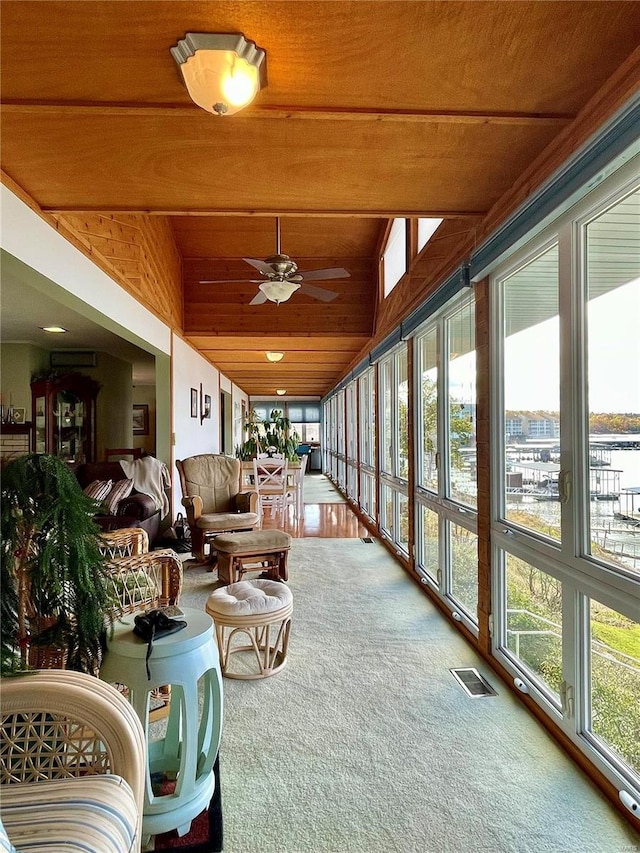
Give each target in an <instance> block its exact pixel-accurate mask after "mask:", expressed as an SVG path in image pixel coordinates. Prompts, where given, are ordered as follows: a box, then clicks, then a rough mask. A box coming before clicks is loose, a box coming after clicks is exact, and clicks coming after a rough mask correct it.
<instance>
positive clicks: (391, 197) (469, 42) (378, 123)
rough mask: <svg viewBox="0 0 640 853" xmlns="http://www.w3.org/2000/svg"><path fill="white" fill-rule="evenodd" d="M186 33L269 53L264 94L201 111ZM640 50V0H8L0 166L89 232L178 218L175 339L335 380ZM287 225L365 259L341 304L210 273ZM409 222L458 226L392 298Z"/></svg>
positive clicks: (298, 242) (341, 292)
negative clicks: (387, 273)
mask: <svg viewBox="0 0 640 853" xmlns="http://www.w3.org/2000/svg"><path fill="white" fill-rule="evenodd" d="M186 32H242V33H244V34H245V35H246V36H247V38H249V39H252V40H254V41H255V42H256V43H257V44H258V45H259V46H260V47H262V48H264V49H265V50H266V52H267V57H268V60H267V61H268V86H267V88H266V89H264V90H263V91H262V92H260V93H259V94H258V96H257V98H256V100H255V101H254V103H253V104H252V105H251V106H249V107H248V108H247V109H246V110H244V111H243V112H241V113H239V114H238V115H236V116H234V117H226V118H225V117H223V118H219V117H214V116H211V115H209V114H207V113H205V112H203V111H202V110H200V109H199V108H198V107H196V106H195V105H193V104H192V103H191V101H190V100H189V97H188V95H187V93H186V90H185V89H184V88H183V86H182V84H181V82H180V80H179V77H178V73H177V68H176V65H175V62H174V60H173V58H172V57H171V54H170V52H169V49H170V47H171V46H172V45H174V44H175V43H176V42H177V41H178V39H180V38H182V37H183V36H184V34H185V33H186ZM639 43H640V3H638V2H634V0H630V2H557V3H556V2H545V3H540V2H518V0H514V2H429V0H425V2H346V1H345V0H341V2H295V3H294V2H255V3H254V2H242V3H237V2H229V3H225V2H220V3H212V2H189V3H184V2H162V0H154V2H128V0H122V2H117V3H114V2H97V1H96V2H81V1H80V2H55V0H46V2H24V0H3V2H2V55H1V63H2V66H1V70H2V80H1V85H2V102H3V106H2V110H3V116H2V169H3V173H4V175H5V179H8V180H10V181H11V182H15V184H16V185H17V186H18V187H20V188H21V189H22V190H23V191H24V192H25V193H26V194H27V195H28V196H30V197H31V198H32V199H33V200H34V201H35V202H36V204H37V205H38V206H39V207H40V208H41V209H42V210H43V211H44V212H45V214H47V215H51V216H55V217H70V218H71V219H74V221H76V222H77V221H78V220H81V219H82V218H83V217H84V219H85V229H84V237H85V240H86V241H87V242H88V243H89V244H91V241H92V239H94V240H97V237H96V235H95V234H93V235H92V233H91V231H92V229H91V227H89V224H88V223H89V221H90V217H95V216H97V215H100V216H101V217H106V218H108V219H109V220H110V221H112V222H116V223H117V222H118V221H119V218H120V219H121V220H122V221H124V220H125V219H127V217H128V218H129V219H128V220H127V221H131V217H142V218H144V219H145V220H146V219H154V220H160V219H162V220H164V221H165V222H167V223H168V226H169V227H168V231H167V233H169V234H170V235H171V236H172V239H173V241H174V242H175V248H176V249H177V255H178V260H179V270H180V277H181V283H180V287H181V294H180V299H179V300H177V302H176V306H175V307H173V308H172V314H173V318H172V319H173V322H174V324H175V326H176V327H177V328H178V330H179V331H181V332H182V333H183V334H184V336H185V337H186V338H187V339H188V340H189V341H190V342H191V343H192V344H193V345H194V346H196V347H197V348H198V349H199V350H200V351H201V352H202V353H203V354H204V355H205V356H206V357H207V358H209V359H210V360H211V361H212V362H213V363H214V364H216V365H217V366H218V367H219V368H220V369H221V370H223V372H224V373H225V374H226V375H227V376H229V377H230V378H231V379H232V380H233V381H234V382H236V383H237V384H238V385H239V386H240V387H241V388H243V389H244V390H245V391H247V392H248V393H250V394H252V395H258V394H267V395H268V394H273V392H274V390H275V388H277V387H283V388H287V391H288V393H289V394H293V395H302V394H318V395H319V394H323V393H326V392H327V391H328V390H329V389H330V388H331V387H332V386H333V385H334V384H335V382H336V381H337V380H339V379H340V378H341V376H342V375H343V374H344V372H345V370H346V368H347V367H348V366H349V365H350V364H351V363H352V362H354V360H356V359H357V358H358V357H359V355H360V354H361V353H362V351H363V349H364V348H365V347H366V346H367V345H368V343H369V342H370V340H371V339H372V338H373V337H374V336H375V335H376V334H378V333H379V332H380V330H381V329H383V328H384V327H385V325H388V324H389V323H390V322H392V321H393V316H392V315H393V314H396V315H397V314H399V313H401V311H402V310H403V307H406V305H409V304H410V303H411V302H412V301H415V300H416V299H417V298H419V297H420V296H421V295H422V294H425V293H426V292H428V291H429V289H430V288H432V287H433V286H435V285H437V283H438V281H437V278H438V275H439V274H441V273H442V272H443V271H444V270H445V267H446V260H447V251H448V250H449V245H450V244H449V242H448V241H450V240H451V239H452V238H453V235H457V236H459V235H465V236H466V237H467V239H470V240H473V235H474V233H475V229H476V228H477V226H478V223H479V222H480V221H481V219H482V217H484V216H485V215H486V214H487V213H488V212H489V211H490V210H491V209H492V207H493V206H494V204H496V202H498V200H499V199H500V198H501V196H502V195H503V194H504V193H505V192H506V191H507V190H508V188H509V187H510V186H511V185H512V184H513V182H514V181H515V180H516V179H517V178H518V176H519V175H521V174H522V173H523V172H524V171H525V170H526V168H527V166H528V165H529V164H530V163H531V162H532V161H533V160H534V159H535V158H536V157H538V156H539V155H540V154H541V152H543V151H544V149H545V148H546V146H548V145H549V144H550V143H551V142H552V140H554V139H556V138H557V137H558V136H559V135H560V134H562V132H563V131H564V130H565V129H566V128H568V127H569V126H570V125H571V123H572V122H573V121H574V119H575V118H576V116H578V114H579V113H580V110H581V109H582V108H583V107H584V106H585V104H587V102H588V101H589V99H590V98H592V97H593V96H594V94H595V93H596V92H597V91H598V90H599V89H600V88H601V87H602V86H603V85H604V84H605V82H606V81H607V80H608V79H609V78H610V77H611V76H612V74H613V73H614V72H615V71H616V69H618V68H619V66H621V65H622V64H623V63H624V62H625V60H627V59H628V57H629V56H630V55H631V54H632V53H633V52H634V51H635V50H637V48H638V44H639ZM276 216H279V217H281V225H282V229H281V239H282V250H283V251H284V252H285V253H286V254H288V255H290V256H291V257H293V258H294V259H295V260H296V262H297V263H298V266H299V268H300V269H302V270H308V269H316V268H319V267H324V266H331V267H333V266H342V267H344V268H346V269H347V270H348V271H349V272H350V277H349V278H345V279H341V280H336V281H331V282H330V283H328V286H329V287H330V289H332V290H335V291H337V293H338V297H337V298H336V299H335V300H333V301H332V302H329V303H325V302H318V301H316V300H314V299H312V298H311V297H309V296H306V295H304V294H301V293H297V294H294V296H293V297H292V298H291V299H290V301H288V302H286V303H283V304H281V305H279V306H276V305H274V304H273V303H266V304H264V305H255V306H252V305H250V304H249V303H250V302H251V300H252V298H253V297H254V295H255V293H256V288H257V285H255V284H250V283H240V284H237V283H236V284H211V285H205V284H201V283H200V282H201V281H202V280H203V279H227V278H229V279H242V278H247V277H252V276H251V275H250V273H251V268H250V267H248V265H247V264H246V263H245V262H244V261H243V260H242V258H245V257H251V258H264V257H266V256H268V255H271V254H273V253H274V251H275V217H276ZM394 216H407V217H419V216H439V217H444V219H445V222H444V224H443V226H441V229H440V230H439V232H437V233H436V235H435V238H434V240H432V241H431V243H430V244H429V245H428V247H427V249H426V250H425V253H424V257H423V258H420V259H418V260H417V261H416V263H415V265H414V268H413V271H412V275H411V276H410V277H409V279H408V280H407V282H405V283H404V285H403V287H404V290H403V295H402V300H396V301H395V302H393V303H390V302H389V300H387V301H386V302H384V301H381V300H380V298H379V288H378V257H379V252H380V247H381V244H382V241H383V239H384V235H385V230H386V228H387V224H388V220H389V218H390V217H394ZM138 221H139V220H138ZM121 260H122V259H121ZM125 260H126V259H125ZM124 262H125V261H122V263H124ZM443 265H444V266H443ZM159 299H160V294H156V295H155V297H154V294H153V293H147V294H146V298H145V301H146V302H147V304H148V305H149V307H151V308H152V309H153V310H158V301H159ZM267 349H276V350H283V351H285V352H286V356H285V359H283V361H282V362H280V363H279V364H277V365H273V364H269V363H267V361H266V359H265V357H264V351H265V350H267Z"/></svg>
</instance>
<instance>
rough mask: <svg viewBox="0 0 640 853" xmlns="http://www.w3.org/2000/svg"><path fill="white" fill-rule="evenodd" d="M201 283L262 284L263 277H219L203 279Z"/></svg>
mask: <svg viewBox="0 0 640 853" xmlns="http://www.w3.org/2000/svg"><path fill="white" fill-rule="evenodd" d="M200 284H262V279H254V278H218V279H209V278H205V279H202V281H201V282H200Z"/></svg>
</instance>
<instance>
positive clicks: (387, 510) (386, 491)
mask: <svg viewBox="0 0 640 853" xmlns="http://www.w3.org/2000/svg"><path fill="white" fill-rule="evenodd" d="M380 527H381V528H382V530H384V532H385V533H386V534H387V535H389V536H392V534H393V491H392V489H390V488H389V486H385V485H382V486H380Z"/></svg>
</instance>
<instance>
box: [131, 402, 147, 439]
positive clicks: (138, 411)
mask: <svg viewBox="0 0 640 853" xmlns="http://www.w3.org/2000/svg"><path fill="white" fill-rule="evenodd" d="M133 434H134V435H149V406H148V405H147V404H146V403H141V404H140V405H136V404H134V406H133Z"/></svg>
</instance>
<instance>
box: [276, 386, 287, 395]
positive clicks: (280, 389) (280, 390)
mask: <svg viewBox="0 0 640 853" xmlns="http://www.w3.org/2000/svg"><path fill="white" fill-rule="evenodd" d="M286 393H287V389H286V388H277V389H276V394H278V395H279V396H280V397H283V396H284V395H285V394H286Z"/></svg>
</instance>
